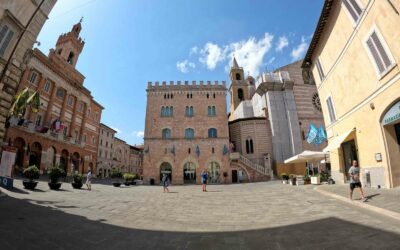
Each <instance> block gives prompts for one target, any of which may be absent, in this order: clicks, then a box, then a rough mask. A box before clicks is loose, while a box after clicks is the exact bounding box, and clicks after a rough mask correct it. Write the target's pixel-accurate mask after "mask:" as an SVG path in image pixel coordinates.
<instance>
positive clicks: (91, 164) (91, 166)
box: [88, 162, 94, 172]
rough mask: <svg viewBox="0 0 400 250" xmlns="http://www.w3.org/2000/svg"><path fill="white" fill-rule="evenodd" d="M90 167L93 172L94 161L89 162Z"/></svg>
mask: <svg viewBox="0 0 400 250" xmlns="http://www.w3.org/2000/svg"><path fill="white" fill-rule="evenodd" d="M89 169H90V171H92V172H93V170H94V169H93V163H92V162H89ZM89 169H88V171H89Z"/></svg>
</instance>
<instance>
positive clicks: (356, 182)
mask: <svg viewBox="0 0 400 250" xmlns="http://www.w3.org/2000/svg"><path fill="white" fill-rule="evenodd" d="M349 175H350V200H352V199H353V190H354V189H355V188H359V189H360V193H361V198H362V200H363V201H366V199H365V196H364V191H363V189H362V185H361V181H360V167H359V166H358V163H357V161H356V160H354V161H353V165H352V166H351V167H350V169H349Z"/></svg>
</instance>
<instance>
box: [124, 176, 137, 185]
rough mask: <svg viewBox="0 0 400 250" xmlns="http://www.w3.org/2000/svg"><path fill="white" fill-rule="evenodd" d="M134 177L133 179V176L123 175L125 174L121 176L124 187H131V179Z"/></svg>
mask: <svg viewBox="0 0 400 250" xmlns="http://www.w3.org/2000/svg"><path fill="white" fill-rule="evenodd" d="M134 177H135V176H134V175H133V174H130V173H125V174H124V175H123V178H124V180H125V182H124V185H125V186H129V185H131V184H132V182H133V178H134Z"/></svg>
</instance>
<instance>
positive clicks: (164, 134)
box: [162, 128, 171, 139]
mask: <svg viewBox="0 0 400 250" xmlns="http://www.w3.org/2000/svg"><path fill="white" fill-rule="evenodd" d="M162 138H163V139H171V129H169V128H164V129H163V130H162Z"/></svg>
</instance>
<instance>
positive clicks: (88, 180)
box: [86, 168, 92, 191]
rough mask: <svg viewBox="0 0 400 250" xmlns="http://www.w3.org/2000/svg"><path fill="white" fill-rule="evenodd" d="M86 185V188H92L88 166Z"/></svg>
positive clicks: (90, 171) (90, 172)
mask: <svg viewBox="0 0 400 250" xmlns="http://www.w3.org/2000/svg"><path fill="white" fill-rule="evenodd" d="M86 186H87V188H88V190H89V191H90V190H92V170H91V169H90V168H89V170H88V173H87V175H86Z"/></svg>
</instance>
